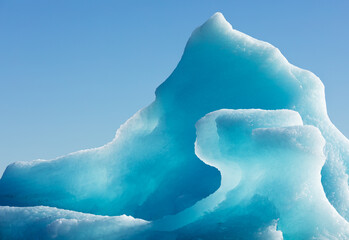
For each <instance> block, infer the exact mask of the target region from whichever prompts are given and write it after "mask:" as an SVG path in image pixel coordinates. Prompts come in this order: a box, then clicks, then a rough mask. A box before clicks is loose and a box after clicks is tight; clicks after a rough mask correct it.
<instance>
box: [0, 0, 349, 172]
mask: <svg viewBox="0 0 349 240" xmlns="http://www.w3.org/2000/svg"><path fill="white" fill-rule="evenodd" d="M217 11H220V12H222V13H223V14H224V15H225V17H226V19H227V20H228V21H229V22H230V23H231V24H232V25H233V28H235V29H238V30H240V31H242V32H244V33H246V34H249V35H251V36H253V37H255V38H257V39H261V40H264V41H267V42H270V43H272V44H273V45H274V46H276V47H278V48H279V49H280V50H281V52H282V53H283V54H284V55H285V56H286V58H287V59H288V60H289V61H290V62H291V63H293V64H295V65H296V66H299V67H301V68H305V69H308V70H311V71H312V72H314V73H315V74H316V75H318V76H319V77H320V78H321V79H322V81H323V82H324V84H325V87H326V98H327V105H328V111H329V115H330V117H331V119H332V121H333V122H334V124H335V125H336V126H337V127H338V128H339V129H340V130H341V131H342V132H343V133H344V134H345V135H346V136H349V125H348V124H347V123H348V120H349V111H348V103H349V94H348V91H349V58H348V56H349V46H348V43H349V26H348V25H349V14H348V12H349V1H332V2H330V1H323V0H316V1H315V0H314V1H304V0H303V1H288V3H286V1H257V0H256V1H246V0H244V1H213V0H211V1H204V0H200V1H199V0H197V1H188V0H187V1H180V0H177V1H172V0H167V1H133V0H128V1H83V0H81V1H78V0H76V1H70V0H69V1H68V0H60V1H53V0H52V1H47V0H45V1H16V0H13V1H10V0H8V1H3V0H0V174H1V173H2V171H3V170H4V168H5V166H6V165H7V164H8V163H10V162H13V161H19V160H32V159H37V158H42V159H51V158H55V157H57V156H60V155H63V154H67V153H69V152H73V151H77V150H80V149H85V148H91V147H98V146H101V145H104V144H105V143H107V142H108V141H110V140H112V139H113V137H114V134H115V131H116V130H117V128H118V127H119V125H120V124H122V123H123V122H124V121H125V120H127V119H128V118H129V117H130V116H132V115H133V114H134V113H135V112H136V111H137V110H139V109H140V108H142V107H145V106H147V105H148V104H149V103H150V102H151V101H152V100H153V99H154V90H155V88H156V87H157V86H158V85H159V84H160V83H161V82H163V81H164V80H165V79H166V78H167V77H168V76H169V75H170V73H171V72H172V70H173V69H174V68H175V66H176V64H177V63H178V61H179V59H180V57H181V54H182V52H183V49H184V46H185V44H186V41H187V39H188V38H189V36H190V34H191V32H192V31H193V30H194V29H195V28H196V27H198V26H199V25H201V24H202V23H203V22H204V21H205V20H206V19H207V18H209V17H210V16H211V15H212V14H214V13H215V12H217Z"/></svg>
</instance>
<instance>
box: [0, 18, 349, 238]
mask: <svg viewBox="0 0 349 240" xmlns="http://www.w3.org/2000/svg"><path fill="white" fill-rule="evenodd" d="M155 93H156V99H155V101H154V102H153V103H151V104H150V105H149V106H148V107H146V108H144V109H142V110H140V111H138V112H137V113H136V114H135V115H134V116H133V117H132V118H130V119H129V120H128V121H127V122H126V123H124V124H123V125H122V126H121V127H120V128H119V129H118V131H117V133H116V136H115V138H114V140H113V141H112V142H110V143H108V144H106V145H105V146H102V147H99V148H95V149H88V150H83V151H79V152H75V153H71V154H68V155H66V156H63V157H59V158H57V159H53V160H35V161H31V162H16V163H13V164H11V165H9V166H8V167H7V168H6V170H5V172H4V174H3V176H2V178H1V180H0V239H33V238H34V239H349V223H348V220H349V185H348V173H349V170H348V167H349V140H348V139H347V138H345V136H343V135H342V134H341V133H340V132H339V131H338V130H337V129H336V127H335V126H334V125H333V124H332V123H331V121H330V119H329V117H328V115H327V110H326V102H325V94H324V86H323V84H322V82H321V81H320V79H319V78H318V77H316V76H315V75H314V74H313V73H311V72H309V71H306V70H303V69H300V68H297V67H295V66H293V65H292V64H290V63H288V61H287V60H286V59H285V57H284V56H283V55H282V54H281V53H280V51H279V50H278V49H277V48H275V47H273V46H272V45H270V44H268V43H266V42H262V41H259V40H256V39H254V38H252V37H249V36H247V35H245V34H243V33H241V32H239V31H237V30H234V29H233V28H232V27H231V25H230V24H229V23H228V22H227V21H226V20H225V19H224V17H223V15H222V14H220V13H216V14H214V15H213V16H212V17H211V18H210V19H209V20H208V21H207V22H206V23H204V24H203V25H202V26H201V27H199V28H198V29H196V30H195V31H194V32H193V34H192V36H191V37H190V39H189V41H188V43H187V45H186V48H185V51H184V53H183V56H182V59H181V60H180V62H179V63H178V66H177V67H176V69H175V70H174V72H173V73H172V74H171V75H170V77H169V78H168V79H167V80H166V81H165V82H163V83H162V84H161V85H160V86H159V87H158V88H157V89H156V92H155ZM126 215H128V216H126ZM131 216H132V217H131Z"/></svg>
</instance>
